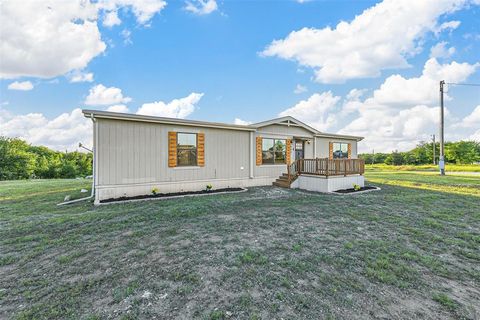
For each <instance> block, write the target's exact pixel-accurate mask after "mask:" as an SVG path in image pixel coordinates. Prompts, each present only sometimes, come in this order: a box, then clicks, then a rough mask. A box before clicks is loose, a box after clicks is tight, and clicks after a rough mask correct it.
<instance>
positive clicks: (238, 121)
mask: <svg viewBox="0 0 480 320" xmlns="http://www.w3.org/2000/svg"><path fill="white" fill-rule="evenodd" d="M233 123H234V124H238V125H242V126H247V125H249V124H252V122H251V121H245V120H242V119H240V118H235V120H234V121H233Z"/></svg>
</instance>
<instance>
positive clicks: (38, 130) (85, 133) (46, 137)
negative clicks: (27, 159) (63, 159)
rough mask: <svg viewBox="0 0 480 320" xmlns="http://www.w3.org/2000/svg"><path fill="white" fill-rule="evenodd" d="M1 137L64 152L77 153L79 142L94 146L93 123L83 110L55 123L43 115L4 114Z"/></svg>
mask: <svg viewBox="0 0 480 320" xmlns="http://www.w3.org/2000/svg"><path fill="white" fill-rule="evenodd" d="M0 111H2V110H1V109H0ZM0 135H4V136H8V137H18V138H21V139H24V140H26V141H28V142H29V143H32V144H33V145H43V146H46V147H49V148H52V149H55V150H60V151H64V150H69V151H73V150H76V149H77V147H78V143H79V142H82V143H84V144H85V145H86V146H87V147H89V148H90V147H91V146H92V125H91V120H90V119H86V118H85V117H84V116H83V114H82V110H81V109H79V108H77V109H74V110H73V111H72V112H70V113H63V114H61V115H60V116H58V117H56V118H54V119H52V120H49V119H47V118H46V117H45V116H44V115H43V114H41V113H29V114H26V115H12V114H11V113H9V112H4V113H2V116H0Z"/></svg>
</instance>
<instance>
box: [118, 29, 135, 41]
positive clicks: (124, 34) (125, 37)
mask: <svg viewBox="0 0 480 320" xmlns="http://www.w3.org/2000/svg"><path fill="white" fill-rule="evenodd" d="M120 35H121V36H122V38H123V44H124V45H129V44H132V43H133V41H132V32H130V30H128V29H123V30H122V32H120Z"/></svg>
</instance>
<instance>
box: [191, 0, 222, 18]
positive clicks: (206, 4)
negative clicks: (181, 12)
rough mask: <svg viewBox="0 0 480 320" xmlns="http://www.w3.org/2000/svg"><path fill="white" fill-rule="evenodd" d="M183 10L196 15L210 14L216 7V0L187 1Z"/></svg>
mask: <svg viewBox="0 0 480 320" xmlns="http://www.w3.org/2000/svg"><path fill="white" fill-rule="evenodd" d="M184 9H185V10H187V11H189V12H192V13H194V14H198V15H205V14H210V13H212V12H214V11H216V10H217V9H218V5H217V1H216V0H193V1H187V2H186V6H185V8H184Z"/></svg>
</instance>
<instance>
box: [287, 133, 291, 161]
mask: <svg viewBox="0 0 480 320" xmlns="http://www.w3.org/2000/svg"><path fill="white" fill-rule="evenodd" d="M286 157H287V164H290V163H291V157H292V139H287V150H286Z"/></svg>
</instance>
